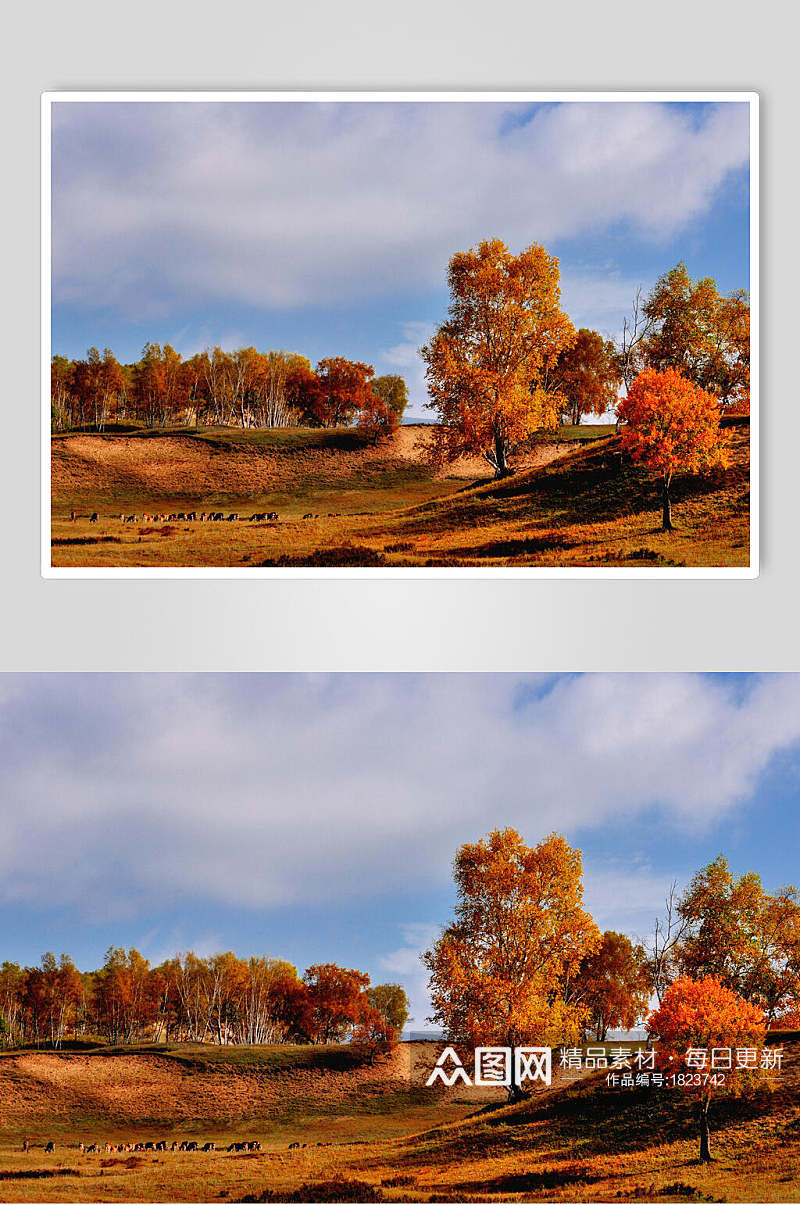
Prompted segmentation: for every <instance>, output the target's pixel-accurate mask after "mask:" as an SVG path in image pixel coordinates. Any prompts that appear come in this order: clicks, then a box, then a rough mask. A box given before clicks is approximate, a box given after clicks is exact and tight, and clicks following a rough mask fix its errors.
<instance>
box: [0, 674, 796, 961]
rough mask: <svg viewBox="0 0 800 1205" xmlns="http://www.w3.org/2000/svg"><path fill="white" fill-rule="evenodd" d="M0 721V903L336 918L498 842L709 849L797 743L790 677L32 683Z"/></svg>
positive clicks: (445, 874)
mask: <svg viewBox="0 0 800 1205" xmlns="http://www.w3.org/2000/svg"><path fill="white" fill-rule="evenodd" d="M520 691H522V692H523V696H524V694H525V691H528V693H529V695H530V697H529V698H527V701H524V699H523V701H520V700H521V698H523V696H520ZM0 719H2V724H0V830H1V831H2V833H3V841H2V843H1V844H0V899H5V900H7V901H13V900H17V901H24V902H26V903H27V904H29V905H31V906H37V907H38V906H42V905H47V906H50V907H61V906H69V907H71V908H73V909H75V910H76V911H77V912H78V913H80V912H84V913H85V914H87V915H90V914H91V913H92V912H93V911H94V910H96V909H97V908H102V909H103V911H104V913H105V914H107V915H110V916H112V917H113V916H120V917H122V916H125V917H132V916H135V915H137V913H140V912H141V913H144V912H145V911H147V910H148V909H152V908H154V907H155V908H162V909H164V910H168V909H169V908H170V906H171V905H174V904H176V903H178V902H181V901H183V902H186V901H189V902H191V901H197V902H202V903H204V904H207V903H214V902H215V901H216V902H219V903H221V904H223V905H231V906H241V907H245V908H264V907H269V906H271V905H279V904H290V905H291V904H300V903H302V904H309V905H317V906H318V905H320V904H323V903H324V904H325V905H326V906H328V905H329V906H331V907H334V906H336V904H337V903H339V902H343V901H346V900H348V899H354V898H358V897H364V898H368V897H370V895H374V894H375V893H391V892H393V891H415V890H420V891H422V890H429V889H431V888H437V887H446V885H447V884H448V882H449V880H450V862H451V858H452V856H453V853H454V851H455V849H456V848H457V846H458V845H459V844H460V843H461V842H463V841H465V840H472V839H475V838H477V837H479V836H481V835H482V834H484V833H485V832H486V831H488V830H489V829H490V828H493V827H495V826H502V825H505V824H511V825H514V826H516V827H518V828H519V829H520V830H521V831H522V832H523V834H524V835H525V837H526V839H527V840H529V841H531V842H533V841H536V840H539V839H541V838H542V837H543V836H544V835H546V833H547V832H549V831H550V830H552V829H557V830H558V831H561V832H563V833H565V835H567V837H568V838H569V837H570V835H571V834H574V833H576V832H577V831H579V830H583V831H584V832H585V831H586V830H589V829H598V830H599V829H601V828H602V827H603V826H604V825H606V824H607V823H608V822H609V821H612V820H613V821H618V820H620V819H622V820H625V819H626V818H628V817H630V818H636V817H640V816H642V815H648V816H649V815H650V814H651V813H653V810H654V809H658V812H659V813H660V817H661V819H660V824H659V832H660V833H661V834H662V836H664V835H665V834H668V833H669V830H670V826H674V829H675V831H676V832H681V833H685V832H686V831H687V830H688V831H690V832H698V833H702V832H704V831H706V830H708V829H709V827H710V826H712V825H713V824H715V823H717V822H719V821H720V820H721V819H723V818H724V817H726V816H729V815H730V813H731V811H732V809H734V808H736V807H737V806H739V805H741V804H743V803H744V802H745V801H747V800H748V798H749V797H750V796H751V795H752V792H753V790H754V788H755V786H756V784H757V782H758V779H759V776H760V775H761V774H762V773H763V771H764V769H765V767H767V766H768V765H769V763H770V762H771V760H772V759H773V758H774V757H775V756H776V755H777V754H779V753H781V752H782V751H785V750H787V749H792V748H796V746H797V743H798V741H799V740H800V676H792V675H789V676H785V677H782V676H769V675H768V676H766V677H764V678H760V679H755V680H754V681H753V682H751V683H750V684H749V685H748V686H747V687H746V688H742V687H741V685H740V684H739V682H738V680H734V679H730V680H729V679H716V678H706V677H700V676H693V675H674V676H673V675H656V676H649V675H631V676H627V675H619V676H618V675H587V676H579V677H565V678H560V679H557V680H554V681H552V682H551V681H550V680H549V679H544V680H540V679H530V680H527V679H519V678H517V677H515V676H510V675H475V676H473V675H452V676H451V675H435V674H432V675H423V676H409V675H373V676H360V675H354V676H348V675H345V676H343V677H334V678H328V677H325V676H313V677H305V676H303V675H294V676H280V675H264V676H262V675H232V676H230V677H228V676H224V675H206V676H199V677H190V676H188V675H187V676H184V675H175V676H173V675H167V674H164V675H152V676H149V675H143V676H139V675H122V676H119V677H117V676H113V675H109V676H105V675H97V676H92V675H89V676H87V677H85V678H74V677H73V676H71V675H64V676H63V677H61V676H58V675H55V676H42V677H38V676H36V675H34V676H32V677H31V678H26V677H22V678H14V679H13V687H12V685H10V684H8V681H7V689H6V690H5V692H4V696H3V699H2V700H0ZM601 869H602V868H601ZM606 869H607V870H608V869H609V868H606ZM610 869H611V870H613V868H610ZM609 873H610V870H609ZM637 876H638V877H637ZM644 877H646V868H644V869H643V868H640V869H639V870H637V871H635V872H634V875H633V879H630V880H629V882H630V883H631V884H633V885H634V886H631V889H630V891H631V904H632V905H633V904H634V903H635V898H636V892H637V891H638V888H636V887H635V884H636V883H638V882H639V880H640V878H641V879H642V881H644ZM609 882H610V884H611V886H610V888H609V890H611V889H613V893H614V894H616V895H617V896H618V895H619V885H618V883H615V882H612V881H611V880H609ZM587 889H588V877H587ZM592 890H598V891H599V892H600V896H602V895H603V894H604V893H603V890H602V883H600V886H599V887H596V888H592ZM605 894H606V895H608V891H607V892H606V893H605ZM647 898H648V908H650V893H649V892H648V896H647ZM659 898H660V892H659ZM595 902H596V903H600V902H601V900H600V899H598V900H597V901H595ZM634 919H635V918H634ZM415 944H416V943H415V941H414V940H413V939H412V940H410V941H406V945H408V946H414V945H415ZM398 957H400V956H399V955H398Z"/></svg>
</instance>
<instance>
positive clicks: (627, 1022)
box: [578, 929, 651, 1042]
mask: <svg viewBox="0 0 800 1205" xmlns="http://www.w3.org/2000/svg"><path fill="white" fill-rule="evenodd" d="M578 984H579V987H578V990H579V993H580V997H581V999H582V1000H583V1002H584V1004H585V1005H586V1007H587V1009H588V1012H589V1015H588V1018H587V1022H588V1025H590V1026H591V1028H592V1029H593V1030H594V1035H595V1037H596V1039H597V1041H598V1042H602V1041H605V1038H606V1034H607V1033H608V1031H609V1029H632V1028H633V1026H634V1025H635V1024H636V1023H637V1021H639V1020H640V1019H641V1018H642V1017H643V1016H645V1015H646V1013H647V1008H648V1004H649V1001H650V990H651V976H650V973H649V970H648V967H647V955H646V953H645V950H644V948H643V947H642V946H638V945H637V946H635V945H634V944H633V942H632V941H631V939H630V938H629V937H626V936H625V934H624V933H615V932H613V931H612V930H610V929H607V930H606V932H605V933H604V934H603V940H602V944H601V945H600V947H599V948H598V949H597V950H596V951H595V952H594V953H593V954H590V955H589V956H588V957H587V958H585V959H584V960H583V962H582V964H581V968H580V975H579V979H578Z"/></svg>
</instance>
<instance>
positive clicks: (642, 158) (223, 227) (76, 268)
mask: <svg viewBox="0 0 800 1205" xmlns="http://www.w3.org/2000/svg"><path fill="white" fill-rule="evenodd" d="M526 113H527V110H525V109H524V108H522V107H519V106H517V107H513V106H508V105H497V104H488V103H483V104H427V105H426V104H419V103H416V104H414V103H410V104H394V105H383V104H379V103H371V104H370V103H360V104H352V105H342V104H301V103H294V104H245V105H236V104H213V103H210V104H203V105H192V104H186V103H174V104H138V105H136V104H113V105H111V104H106V105H103V104H93V105H81V104H77V103H73V102H70V103H63V102H62V103H59V104H57V105H55V106H54V169H55V175H54V198H53V217H54V225H53V230H54V235H53V268H54V296H55V299H56V300H59V301H73V302H84V303H87V304H88V303H91V304H93V305H106V306H110V307H112V308H114V309H116V310H118V311H119V312H121V313H124V314H126V315H134V316H135V317H136V318H137V319H139V320H144V319H145V318H148V317H151V316H163V315H166V314H168V313H170V312H171V310H172V309H173V308H174V307H175V306H177V305H179V304H185V303H186V302H187V301H190V302H191V304H193V305H198V304H202V303H205V302H216V303H226V302H231V303H243V304H255V305H260V306H265V307H270V306H274V307H292V306H302V305H332V304H347V303H350V302H354V301H359V300H364V299H365V298H375V297H379V296H381V295H388V294H393V295H400V294H402V293H404V292H406V293H411V292H417V293H418V292H420V291H421V290H425V289H427V288H430V287H441V285H442V283H443V280H444V274H445V269H446V265H447V261H448V259H449V257H450V255H451V254H452V252H453V251H454V250H455V249H457V248H460V247H466V246H469V245H472V244H473V243H474V242H476V241H477V240H478V239H480V238H483V237H487V236H490V235H498V236H499V237H501V238H503V239H504V240H505V241H506V242H508V243H509V244H510V245H512V246H514V247H519V246H521V245H525V244H527V243H530V242H531V241H543V242H545V243H551V242H552V241H553V240H556V239H564V238H572V237H576V236H581V235H586V234H593V233H594V234H599V233H602V232H603V231H604V230H607V229H609V228H610V227H618V226H619V224H620V223H629V224H630V226H631V228H632V229H633V231H634V232H636V233H639V234H641V235H643V236H645V237H650V238H655V239H658V238H662V237H664V236H668V235H670V234H672V233H674V232H675V231H676V230H678V229H680V228H681V227H683V226H685V225H686V224H687V223H689V222H691V221H692V220H693V219H694V218H696V217H698V216H700V215H702V214H704V213H705V212H706V211H707V210H708V208H709V206H710V205H711V203H712V201H713V198H714V195H715V193H716V191H717V190H718V188H719V187H720V185H721V184H722V183H723V181H725V179H726V178H727V177H728V175H729V173H730V172H731V171H733V170H735V169H737V168H740V167H742V166H743V165H745V164H746V162H747V157H748V132H747V110H746V106H744V105H732V104H719V105H717V106H711V107H709V108H708V109H706V110H704V113H703V116H702V118H700V119H698V117H697V113H696V111H692V110H691V109H690V108H689V107H687V106H680V105H674V104H673V105H662V104H656V103H644V104H626V103H609V104H579V103H576V104H563V105H549V106H543V107H541V108H539V109H538V110H537V111H536V113H535V114H534V116H533V117H532V119H530V120H521V118H524V117H525V115H526Z"/></svg>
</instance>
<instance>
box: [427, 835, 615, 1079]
mask: <svg viewBox="0 0 800 1205" xmlns="http://www.w3.org/2000/svg"><path fill="white" fill-rule="evenodd" d="M454 874H455V881H456V888H457V891H458V902H457V904H456V917H455V920H454V922H453V923H452V924H451V925H450V926H449V927H448V928H447V929H445V931H444V932H443V933H442V935H441V937H440V938H439V940H438V941H437V942H436V943H435V944H434V945H433V947H432V948H431V949H430V950H428V951H427V953H426V954H425V955H424V956H423V961H424V962H425V964H426V966H427V967H428V969H429V971H430V973H431V975H430V989H431V999H432V1001H433V1009H434V1013H433V1018H432V1019H433V1020H434V1021H437V1022H438V1023H439V1024H440V1025H441V1026H442V1028H443V1029H444V1030H445V1031H446V1033H447V1034H448V1035H449V1036H450V1038H452V1039H453V1040H454V1041H464V1042H468V1043H469V1044H470V1045H473V1046H477V1045H484V1044H485V1045H495V1044H496V1045H502V1046H519V1045H526V1044H530V1043H534V1044H537V1045H550V1046H552V1045H557V1044H559V1043H562V1042H563V1043H567V1044H572V1045H574V1044H575V1043H576V1042H578V1041H580V1037H581V1033H582V1029H583V1022H584V1019H585V1015H586V1011H585V1006H584V1005H582V1004H581V1003H580V1002H579V1001H578V1000H577V998H576V997H575V996H574V995H573V994H572V992H571V987H572V984H573V981H574V980H575V979H576V977H577V975H578V972H579V968H580V965H581V962H582V961H583V959H584V958H585V957H586V955H587V954H591V953H592V952H593V951H594V950H595V949H596V948H597V947H598V945H599V944H600V934H599V932H598V929H597V926H596V925H595V923H594V921H593V920H592V918H591V916H590V915H589V913H588V912H586V911H585V909H584V908H583V883H582V865H581V853H580V850H577V849H572V848H571V847H570V846H569V845H568V844H567V842H566V841H565V840H564V838H563V837H561V836H559V835H558V834H557V833H552V834H551V835H550V836H549V837H547V838H546V839H545V840H544V841H541V842H540V843H539V845H537V846H535V847H533V848H531V847H530V846H527V845H525V843H524V842H523V840H522V838H521V836H520V835H519V833H517V832H515V831H514V829H512V828H506V829H503V830H499V829H496V830H495V831H494V832H492V833H490V834H489V835H488V837H486V838H485V839H484V840H482V841H478V842H476V843H474V844H467V845H462V847H461V849H460V850H459V851H458V853H457V854H456V857H455V861H454ZM513 1063H514V1060H512V1064H513ZM509 1094H510V1095H511V1097H512V1098H514V1097H517V1096H519V1095H520V1087H519V1084H517V1083H516V1082H512V1084H511V1086H510V1088H509Z"/></svg>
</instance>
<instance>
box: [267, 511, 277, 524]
mask: <svg viewBox="0 0 800 1205" xmlns="http://www.w3.org/2000/svg"><path fill="white" fill-rule="evenodd" d="M267 518H268V519H270V520H271V521H272V522H273V523H276V522H277V520H278V512H277V511H276V510H271V511H270V512H269V514H268V515H267Z"/></svg>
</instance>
